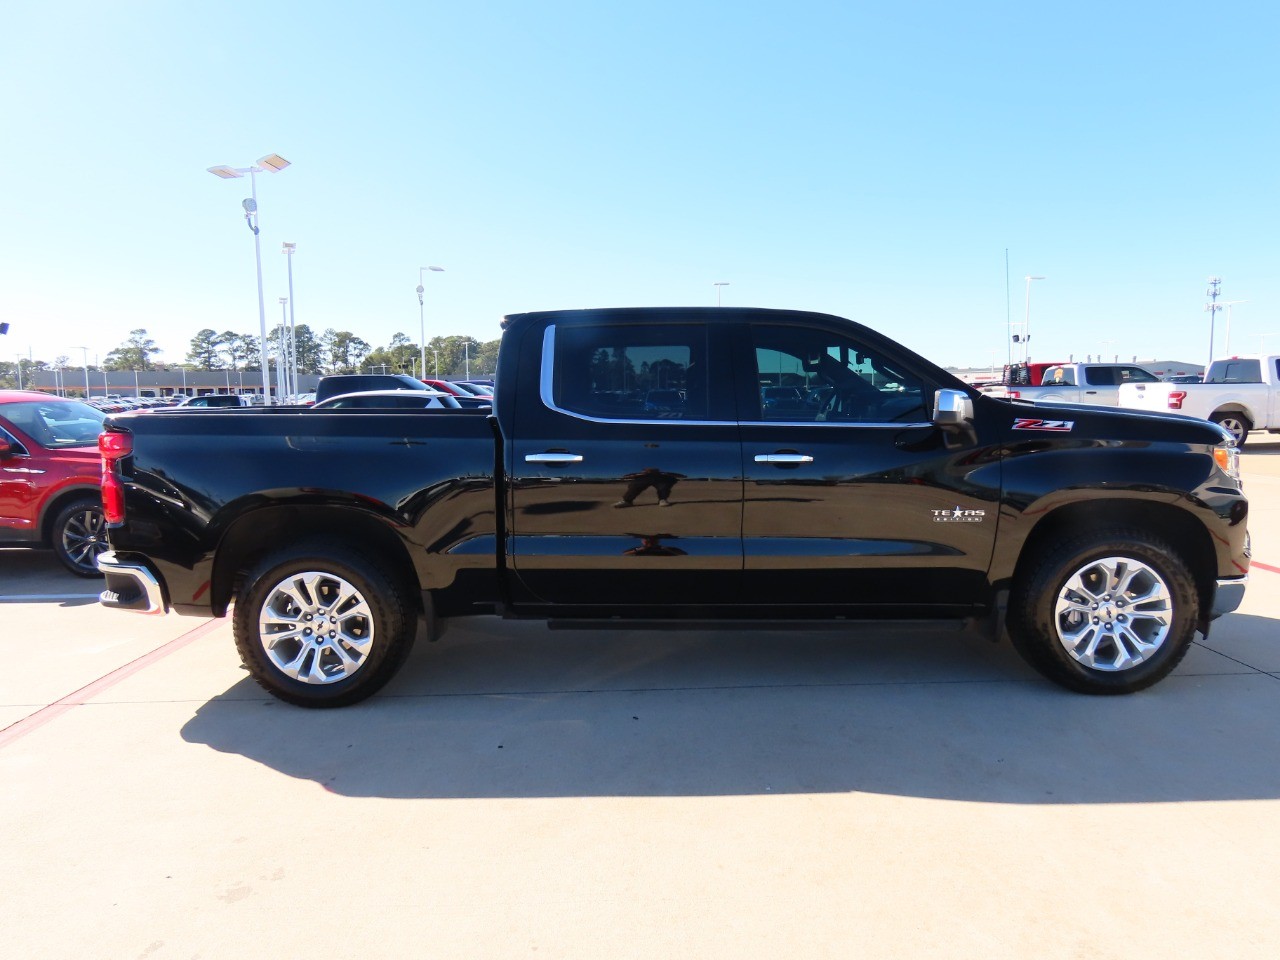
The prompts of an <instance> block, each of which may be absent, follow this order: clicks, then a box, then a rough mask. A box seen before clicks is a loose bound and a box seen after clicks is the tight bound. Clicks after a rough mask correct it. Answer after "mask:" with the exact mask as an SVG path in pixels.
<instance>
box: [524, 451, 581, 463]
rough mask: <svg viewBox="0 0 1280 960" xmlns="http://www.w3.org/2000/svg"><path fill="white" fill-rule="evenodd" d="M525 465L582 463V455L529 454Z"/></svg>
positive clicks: (526, 456)
mask: <svg viewBox="0 0 1280 960" xmlns="http://www.w3.org/2000/svg"><path fill="white" fill-rule="evenodd" d="M524 462H525V463H581V462H582V454H580V453H529V454H526V455H525V458H524Z"/></svg>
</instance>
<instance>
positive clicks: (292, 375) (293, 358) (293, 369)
mask: <svg viewBox="0 0 1280 960" xmlns="http://www.w3.org/2000/svg"><path fill="white" fill-rule="evenodd" d="M297 249H298V245H297V244H296V243H286V244H285V245H284V250H283V251H282V252H283V253H284V254H285V256H287V257H288V258H289V379H290V381H291V383H290V385H289V392H290V393H293V394H298V393H301V392H302V391H301V390H299V389H298V338H297V332H298V328H297V325H296V324H295V322H294V317H293V252H294V251H295V250H297Z"/></svg>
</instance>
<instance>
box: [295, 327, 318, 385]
mask: <svg viewBox="0 0 1280 960" xmlns="http://www.w3.org/2000/svg"><path fill="white" fill-rule="evenodd" d="M293 346H294V349H295V350H296V351H297V354H298V372H299V373H320V371H321V369H322V367H323V366H324V362H323V361H324V351H323V349H322V348H321V346H320V341H319V340H318V339H317V338H316V335H315V333H314V331H312V329H311V328H310V327H309V326H307V325H306V324H305V323H300V324H298V325H297V326H296V327H294V330H293Z"/></svg>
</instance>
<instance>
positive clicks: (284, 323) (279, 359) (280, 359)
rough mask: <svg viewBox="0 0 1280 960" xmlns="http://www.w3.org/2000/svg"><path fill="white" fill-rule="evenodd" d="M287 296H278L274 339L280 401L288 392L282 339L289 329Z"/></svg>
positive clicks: (277, 390) (277, 392) (277, 389)
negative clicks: (278, 335)
mask: <svg viewBox="0 0 1280 960" xmlns="http://www.w3.org/2000/svg"><path fill="white" fill-rule="evenodd" d="M288 307H289V298H288V297H281V298H280V337H279V339H277V340H276V394H277V395H278V397H279V399H280V402H281V403H284V396H285V394H286V393H287V392H288V391H286V390H285V376H286V375H285V359H286V357H285V348H284V339H285V336H286V334H287V333H288V330H289V326H288V323H289V317H288V313H287V310H288Z"/></svg>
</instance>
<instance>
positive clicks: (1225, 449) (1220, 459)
mask: <svg viewBox="0 0 1280 960" xmlns="http://www.w3.org/2000/svg"><path fill="white" fill-rule="evenodd" d="M1213 459H1214V460H1216V461H1217V463H1218V466H1219V467H1221V468H1222V472H1223V473H1225V474H1226V475H1227V476H1229V477H1230V478H1231V479H1232V480H1235V481H1237V482H1238V481H1239V480H1240V448H1239V447H1237V446H1235V445H1234V444H1233V445H1231V446H1226V445H1223V446H1218V447H1214V448H1213Z"/></svg>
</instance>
